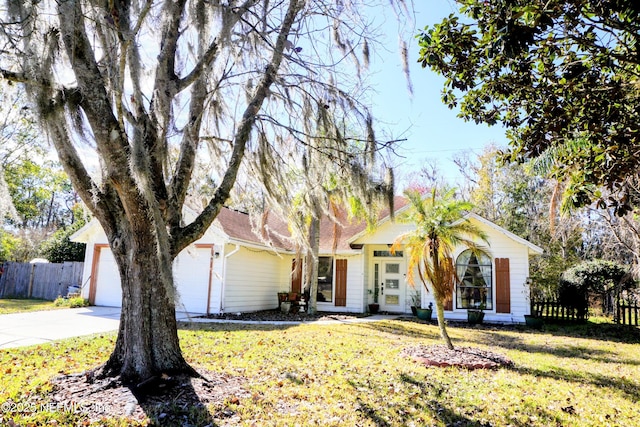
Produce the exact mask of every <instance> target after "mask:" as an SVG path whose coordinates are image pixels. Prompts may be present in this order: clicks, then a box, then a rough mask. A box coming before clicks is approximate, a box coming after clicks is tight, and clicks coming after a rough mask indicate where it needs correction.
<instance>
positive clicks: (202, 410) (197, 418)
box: [130, 376, 217, 427]
mask: <svg viewBox="0 0 640 427" xmlns="http://www.w3.org/2000/svg"><path fill="white" fill-rule="evenodd" d="M194 381H199V382H201V381H202V379H195V378H189V377H187V376H178V377H175V378H171V379H169V380H162V379H160V380H157V381H152V383H150V384H146V385H145V386H144V387H142V388H139V387H136V388H130V390H131V392H132V394H133V395H134V396H135V398H136V399H137V402H138V404H139V405H140V407H141V408H142V410H143V411H144V413H145V415H146V416H147V417H148V418H149V419H150V420H151V423H152V424H151V425H157V426H171V427H173V426H175V427H179V426H180V427H181V426H185V425H192V426H212V427H213V426H216V425H217V424H216V422H215V420H214V417H213V415H212V414H211V412H210V411H209V409H208V408H207V404H206V403H205V402H204V400H205V399H206V400H207V401H208V400H209V399H208V398H206V397H205V396H201V395H203V394H206V391H205V392H204V393H203V390H202V386H199V387H198V388H200V390H197V391H196V388H195V387H194ZM203 384H207V383H206V382H204V383H203ZM162 386H164V387H162Z"/></svg>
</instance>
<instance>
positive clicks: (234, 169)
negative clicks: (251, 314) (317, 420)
mask: <svg viewBox="0 0 640 427" xmlns="http://www.w3.org/2000/svg"><path fill="white" fill-rule="evenodd" d="M303 7H304V1H302V0H291V1H290V2H289V7H288V9H287V13H286V15H285V18H284V20H283V22H282V27H281V30H280V34H279V35H278V38H277V41H276V45H275V48H274V51H273V54H272V57H271V61H270V63H269V65H267V67H266V69H265V72H264V75H263V76H262V79H261V81H260V84H259V85H258V86H257V87H256V89H255V92H254V95H253V96H252V98H251V100H250V102H249V103H248V105H247V107H246V108H245V110H244V113H243V115H242V120H241V122H240V124H239V126H238V130H237V131H236V134H235V138H234V141H235V144H234V146H233V152H232V154H231V159H230V160H229V165H228V167H227V170H226V172H225V174H224V177H223V178H222V182H221V183H220V185H219V186H218V188H217V189H216V192H215V194H214V196H213V198H212V199H211V200H210V201H209V204H208V205H207V206H206V207H205V208H204V210H203V211H202V213H201V214H200V215H198V217H197V218H196V219H195V220H194V221H193V222H192V223H191V224H189V225H188V226H186V227H184V228H181V229H177V230H175V232H174V233H172V235H173V236H175V238H174V241H173V246H172V250H173V254H174V255H176V254H178V253H179V252H180V251H181V250H182V249H184V248H185V247H186V246H187V245H188V244H190V243H191V242H193V241H195V240H197V239H198V238H200V237H201V236H202V235H203V234H204V233H205V232H206V230H207V229H208V228H209V226H210V225H211V223H212V222H213V220H214V219H215V218H216V216H217V215H218V213H219V212H220V209H221V208H222V206H223V204H224V203H225V202H226V200H227V199H228V198H229V194H230V192H231V188H232V187H233V185H234V183H235V181H236V178H237V175H238V170H239V169H240V165H241V164H242V160H243V158H244V152H245V148H246V145H247V142H248V141H249V138H250V136H251V130H252V129H253V126H254V124H255V121H256V117H257V114H258V112H259V111H260V109H261V108H262V104H263V103H264V100H265V99H266V97H267V96H268V94H269V87H270V86H271V85H272V84H273V82H274V81H275V78H276V76H277V73H278V70H279V69H280V65H281V63H282V60H283V52H284V48H285V44H286V41H287V38H288V37H289V33H290V32H291V27H292V26H293V23H294V22H295V19H296V16H297V15H298V13H299V12H300V10H302V8H303Z"/></svg>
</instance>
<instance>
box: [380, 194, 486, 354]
mask: <svg viewBox="0 0 640 427" xmlns="http://www.w3.org/2000/svg"><path fill="white" fill-rule="evenodd" d="M404 194H405V196H406V197H407V199H408V201H409V208H408V209H407V210H406V211H404V212H402V214H400V215H399V216H398V221H399V222H405V223H411V224H415V225H416V228H415V229H413V230H411V231H408V232H406V233H404V234H401V235H400V236H398V237H397V238H396V240H395V241H394V242H393V246H392V247H391V250H392V251H395V250H399V249H400V247H402V246H403V245H404V247H405V248H406V250H407V251H408V252H409V263H408V266H407V268H408V271H409V275H408V276H407V277H408V281H409V283H410V284H415V278H414V277H413V272H414V271H417V273H418V278H419V279H420V281H421V282H422V284H423V285H424V287H425V290H426V291H427V292H429V286H430V287H431V288H432V290H433V296H434V299H435V301H436V314H437V318H438V326H439V329H440V335H441V337H442V339H443V340H444V342H445V344H446V346H447V347H448V348H449V349H453V344H452V343H451V338H449V334H448V333H447V329H446V325H445V320H444V304H445V303H446V302H447V301H448V300H449V299H451V298H452V291H451V290H452V289H453V286H454V285H455V282H456V281H457V274H456V269H455V266H454V263H453V251H454V249H455V248H456V247H459V246H463V247H465V248H467V249H471V250H473V251H480V250H482V246H481V245H480V244H479V243H478V240H482V241H485V242H487V236H486V235H485V234H484V232H483V231H482V230H480V229H479V228H478V227H476V226H475V225H474V224H472V223H471V222H469V221H468V220H467V219H465V218H464V215H465V214H466V213H468V212H469V211H470V210H471V208H472V207H473V205H472V204H471V203H469V202H465V201H461V200H457V199H456V198H455V197H454V196H455V189H444V190H441V193H438V190H436V189H435V188H434V189H433V190H432V191H431V194H430V196H428V197H423V196H422V194H421V193H420V192H418V191H415V190H408V191H405V193H404Z"/></svg>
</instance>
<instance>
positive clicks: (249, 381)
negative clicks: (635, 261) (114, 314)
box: [0, 320, 640, 426]
mask: <svg viewBox="0 0 640 427" xmlns="http://www.w3.org/2000/svg"><path fill="white" fill-rule="evenodd" d="M449 332H450V334H451V336H452V338H453V340H454V343H455V344H456V345H459V346H474V347H480V348H485V349H491V350H493V351H495V352H498V353H502V354H504V355H506V356H507V357H509V358H510V359H511V360H512V361H514V362H515V366H514V367H511V368H501V369H498V370H495V371H488V370H475V371H469V370H465V369H459V368H452V367H450V368H426V367H424V366H422V365H420V364H418V363H416V362H414V361H413V360H411V359H408V358H406V357H404V356H402V355H401V351H402V349H403V348H405V347H407V346H410V345H416V344H426V345H430V344H439V343H440V341H439V339H438V331H437V326H435V325H429V324H424V323H417V322H413V321H400V320H398V321H387V322H379V323H362V324H351V325H347V324H341V325H331V326H327V325H300V326H289V327H275V326H267V325H256V326H253V325H251V326H250V325H238V324H234V325H221V324H215V325H205V326H201V327H198V328H196V327H194V326H192V325H189V326H186V327H185V329H183V330H181V331H180V336H181V340H182V347H183V350H184V353H185V356H186V357H187V359H188V360H189V361H190V362H191V363H192V364H193V365H194V366H196V367H198V368H201V369H206V370H208V371H211V372H215V373H220V374H225V375H228V376H231V377H238V378H242V379H243V381H244V382H243V385H242V386H243V388H244V389H245V391H246V392H245V393H241V394H237V395H229V396H228V398H227V399H226V400H225V401H224V403H221V404H220V405H219V406H218V407H210V408H209V409H210V412H211V413H212V414H213V416H214V417H215V419H214V420H212V421H210V423H211V424H212V423H213V422H215V425H220V426H224V425H246V426H252V425H255V426H265V425H267V426H288V425H291V426H295V425H300V426H307V425H322V426H325V425H326V426H425V425H427V426H429V425H437V426H507V425H511V426H549V425H553V426H606V425H609V426H635V425H637V422H638V419H640V405H638V401H639V400H640V352H638V348H639V346H638V344H640V330H638V329H637V328H629V329H627V328H620V327H617V326H615V325H607V324H594V323H589V324H586V325H582V326H576V327H563V326H547V327H546V328H545V330H544V331H542V332H534V331H531V330H527V329H525V328H524V327H491V326H486V325H485V326H480V327H475V328H471V327H466V326H464V325H452V326H451V327H450V329H449ZM113 341H114V336H113V335H105V336H101V337H94V338H83V339H73V340H67V341H63V342H60V343H55V344H50V345H41V346H35V347H28V348H23V349H12V350H10V351H0V367H1V368H0V369H2V372H0V375H2V381H1V382H0V404H2V403H3V402H7V401H9V402H12V404H13V406H7V405H6V403H5V404H4V405H3V406H2V408H3V409H5V411H4V413H2V412H0V424H1V425H6V424H7V420H8V419H14V420H15V422H16V423H17V424H18V425H25V424H28V423H29V422H32V423H34V424H33V425H53V424H55V423H57V425H78V424H81V423H82V420H83V415H82V413H81V411H79V412H77V413H70V412H68V411H67V412H65V411H59V412H46V411H44V410H42V406H40V407H38V409H37V410H36V411H34V412H28V411H22V412H19V411H17V409H21V408H19V407H18V406H17V405H18V404H20V402H22V403H23V404H24V402H46V401H47V400H46V399H47V392H48V391H49V390H50V388H51V385H50V384H49V382H48V379H49V378H50V377H51V376H55V375H57V374H58V373H69V372H79V371H82V370H84V369H87V368H90V367H92V366H95V365H96V364H98V363H99V362H101V361H104V360H105V359H106V357H107V356H108V354H109V352H110V350H111V347H112V346H113ZM6 409H9V410H10V411H7V410H6ZM171 410H177V411H180V410H182V411H183V413H184V417H185V418H183V419H182V422H181V423H180V424H177V425H189V423H190V424H191V425H205V424H206V423H204V422H203V421H201V420H202V419H203V417H202V413H198V412H197V411H190V410H188V409H180V408H175V405H174V406H173V407H172V406H171V402H167V412H168V411H171ZM151 415H152V417H153V418H154V420H156V418H155V417H157V416H158V414H151ZM163 417H164V418H163ZM198 417H199V418H198ZM205 418H206V417H205ZM158 419H160V421H156V423H157V425H163V426H164V425H167V423H166V422H165V421H163V420H167V419H173V418H170V417H167V415H166V413H165V414H164V415H163V414H160V415H159V418H158ZM199 420H200V421H199ZM100 422H101V424H100V425H145V424H146V423H147V422H148V420H147V421H142V422H138V424H134V423H133V422H132V421H127V420H125V419H120V420H116V419H113V418H110V419H108V420H102V421H100ZM47 423H49V424H47ZM203 423H204V424H203Z"/></svg>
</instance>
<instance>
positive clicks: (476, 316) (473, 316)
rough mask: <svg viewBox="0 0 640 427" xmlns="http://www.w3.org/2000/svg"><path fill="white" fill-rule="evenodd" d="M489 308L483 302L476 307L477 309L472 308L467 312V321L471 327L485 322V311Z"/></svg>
mask: <svg viewBox="0 0 640 427" xmlns="http://www.w3.org/2000/svg"><path fill="white" fill-rule="evenodd" d="M486 307H487V306H486V305H485V303H484V302H481V303H480V304H478V305H477V306H476V308H470V309H468V310H467V321H468V322H469V323H470V324H471V325H478V324H481V323H482V322H483V321H484V311H483V310H484V309H485V308H486Z"/></svg>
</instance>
